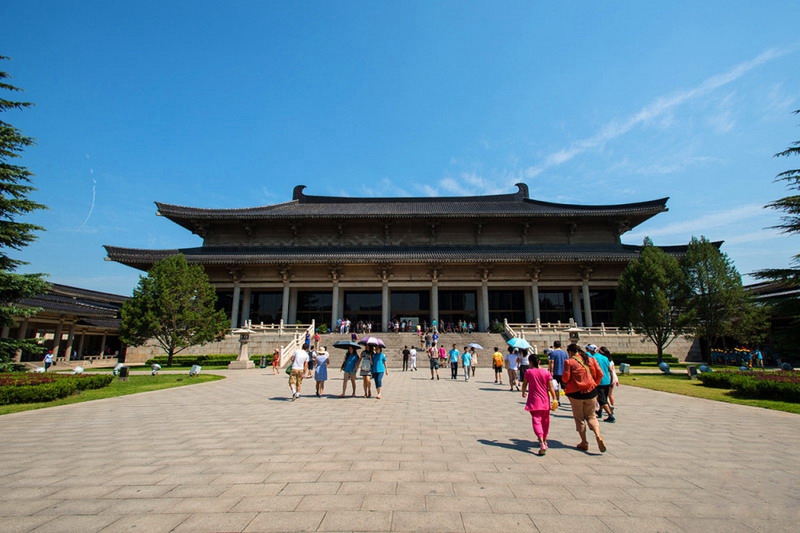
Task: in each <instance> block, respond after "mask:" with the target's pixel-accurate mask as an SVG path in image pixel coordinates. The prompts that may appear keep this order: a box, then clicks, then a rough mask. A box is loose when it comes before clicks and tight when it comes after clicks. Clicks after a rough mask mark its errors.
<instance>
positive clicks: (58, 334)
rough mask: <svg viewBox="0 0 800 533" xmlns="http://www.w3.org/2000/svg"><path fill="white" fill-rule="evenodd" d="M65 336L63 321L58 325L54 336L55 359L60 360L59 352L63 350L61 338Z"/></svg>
mask: <svg viewBox="0 0 800 533" xmlns="http://www.w3.org/2000/svg"><path fill="white" fill-rule="evenodd" d="M63 335H64V322H63V320H59V321H58V325H57V326H56V331H55V333H54V334H53V357H55V358H56V359H58V352H59V351H60V350H59V348H61V337H62V336H63Z"/></svg>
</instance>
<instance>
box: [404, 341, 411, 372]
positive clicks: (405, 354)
mask: <svg viewBox="0 0 800 533" xmlns="http://www.w3.org/2000/svg"><path fill="white" fill-rule="evenodd" d="M410 357H411V350H409V349H408V345H405V346H404V347H403V372H405V371H406V370H408V360H409V358H410Z"/></svg>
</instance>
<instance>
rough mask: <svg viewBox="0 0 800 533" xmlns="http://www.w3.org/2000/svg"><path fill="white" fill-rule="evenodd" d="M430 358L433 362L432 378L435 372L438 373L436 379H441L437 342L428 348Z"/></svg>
mask: <svg viewBox="0 0 800 533" xmlns="http://www.w3.org/2000/svg"><path fill="white" fill-rule="evenodd" d="M428 359H429V360H430V363H431V379H433V376H434V374H436V379H439V351H438V350H437V349H436V344H435V343H434V344H433V345H432V346H431V347H430V348H428Z"/></svg>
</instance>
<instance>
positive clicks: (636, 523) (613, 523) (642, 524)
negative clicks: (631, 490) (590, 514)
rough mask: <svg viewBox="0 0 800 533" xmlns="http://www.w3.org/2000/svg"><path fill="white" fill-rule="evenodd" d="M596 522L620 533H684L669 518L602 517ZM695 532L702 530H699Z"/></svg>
mask: <svg viewBox="0 0 800 533" xmlns="http://www.w3.org/2000/svg"><path fill="white" fill-rule="evenodd" d="M596 520H597V521H598V522H599V521H602V523H603V524H605V526H606V527H607V528H608V529H610V530H611V531H615V532H620V533H628V532H629V531H636V533H648V532H653V533H670V532H676V533H677V532H682V531H684V530H683V529H681V528H680V527H678V525H677V524H675V523H673V522H672V521H671V520H669V519H668V518H662V517H658V516H648V517H644V516H600V517H597V519H596ZM690 531H691V530H690ZM695 531H702V530H700V529H697V530H695Z"/></svg>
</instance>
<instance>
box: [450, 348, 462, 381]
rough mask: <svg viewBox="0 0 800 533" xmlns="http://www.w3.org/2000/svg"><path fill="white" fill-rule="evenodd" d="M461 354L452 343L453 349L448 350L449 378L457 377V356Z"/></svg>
mask: <svg viewBox="0 0 800 533" xmlns="http://www.w3.org/2000/svg"><path fill="white" fill-rule="evenodd" d="M460 355H461V352H459V351H458V348H456V345H455V344H454V345H453V349H452V350H450V353H449V356H450V379H458V358H459V356H460Z"/></svg>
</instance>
